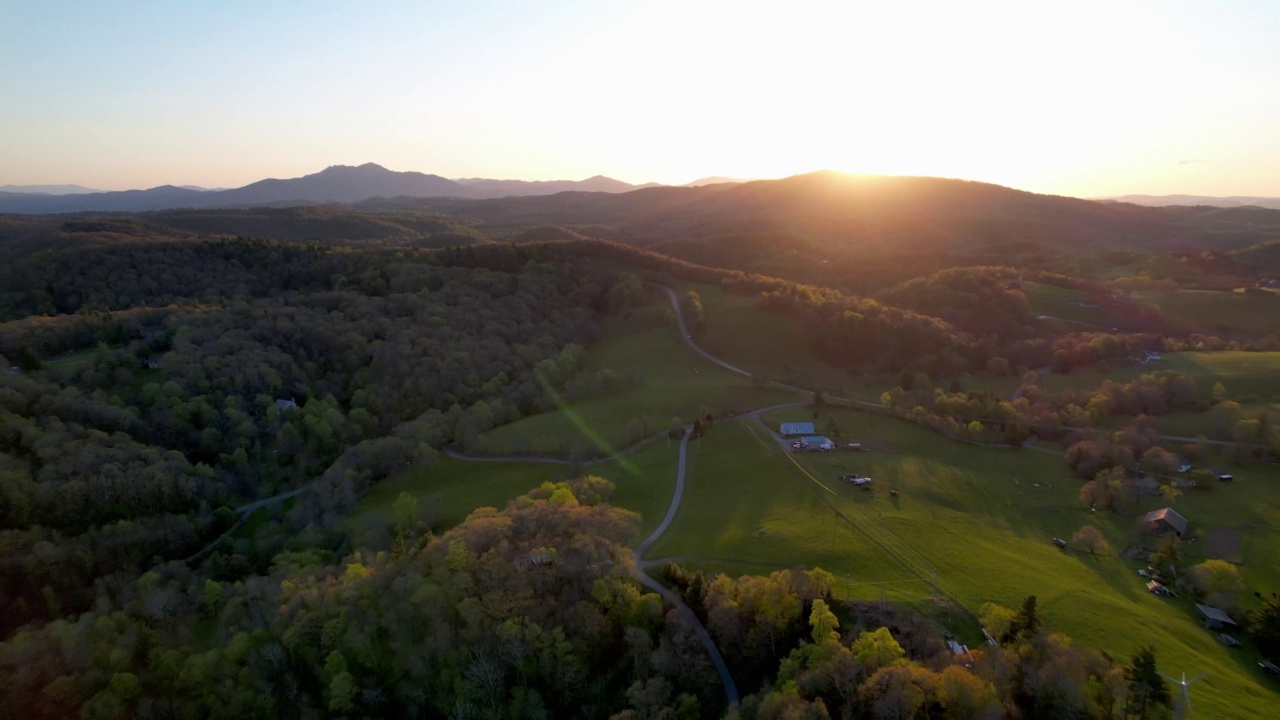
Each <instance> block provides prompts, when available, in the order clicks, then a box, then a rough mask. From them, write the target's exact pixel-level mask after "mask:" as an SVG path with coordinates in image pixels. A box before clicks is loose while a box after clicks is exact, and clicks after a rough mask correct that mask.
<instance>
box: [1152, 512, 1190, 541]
mask: <svg viewBox="0 0 1280 720" xmlns="http://www.w3.org/2000/svg"><path fill="white" fill-rule="evenodd" d="M1142 527H1143V530H1144V531H1145V532H1147V533H1150V534H1152V535H1164V534H1166V533H1173V534H1175V535H1177V536H1178V537H1182V534H1183V533H1185V532H1186V531H1187V519H1186V518H1184V517H1182V516H1181V515H1179V514H1178V511H1177V510H1174V509H1173V508H1167V507H1166V508H1160V509H1159V510H1152V511H1151V512H1149V513H1147V514H1146V515H1143V516H1142Z"/></svg>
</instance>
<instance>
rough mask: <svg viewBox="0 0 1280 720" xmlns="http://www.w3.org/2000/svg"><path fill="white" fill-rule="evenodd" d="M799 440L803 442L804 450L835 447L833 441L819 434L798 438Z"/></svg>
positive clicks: (832, 448) (831, 448)
mask: <svg viewBox="0 0 1280 720" xmlns="http://www.w3.org/2000/svg"><path fill="white" fill-rule="evenodd" d="M800 442H802V443H804V449H805V450H834V449H835V447H836V444H835V443H833V442H831V441H830V440H828V439H827V438H824V437H822V436H821V435H810V436H809V437H804V438H800Z"/></svg>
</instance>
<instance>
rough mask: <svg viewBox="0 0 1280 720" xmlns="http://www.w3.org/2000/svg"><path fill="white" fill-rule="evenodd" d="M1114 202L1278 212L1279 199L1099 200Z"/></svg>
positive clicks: (1169, 197)
mask: <svg viewBox="0 0 1280 720" xmlns="http://www.w3.org/2000/svg"><path fill="white" fill-rule="evenodd" d="M1099 199H1101V200H1114V201H1115V202H1126V203H1133V204H1134V205H1146V206H1148V207H1168V206H1170V205H1189V206H1195V205H1207V206H1210V207H1261V208H1268V209H1270V210H1280V197H1248V196H1244V195H1235V196H1230V197H1214V196H1212V195H1117V196H1115V197H1107V198H1099Z"/></svg>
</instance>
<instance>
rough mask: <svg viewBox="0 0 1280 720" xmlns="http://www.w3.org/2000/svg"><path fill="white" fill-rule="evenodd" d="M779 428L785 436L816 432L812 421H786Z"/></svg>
mask: <svg viewBox="0 0 1280 720" xmlns="http://www.w3.org/2000/svg"><path fill="white" fill-rule="evenodd" d="M779 430H780V431H781V432H782V436H783V437H797V436H804V435H812V434H813V433H814V430H813V423H811V422H786V423H782V425H781V427H780V428H779Z"/></svg>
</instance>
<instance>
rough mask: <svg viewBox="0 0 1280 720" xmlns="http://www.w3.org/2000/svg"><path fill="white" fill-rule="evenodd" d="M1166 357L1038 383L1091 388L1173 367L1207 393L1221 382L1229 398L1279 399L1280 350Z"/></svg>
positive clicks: (1044, 378) (1048, 376) (1053, 376)
mask: <svg viewBox="0 0 1280 720" xmlns="http://www.w3.org/2000/svg"><path fill="white" fill-rule="evenodd" d="M1163 357H1164V360H1163V361H1162V362H1159V363H1155V364H1151V365H1138V364H1136V363H1125V364H1123V365H1119V364H1117V365H1113V366H1112V367H1111V368H1109V369H1107V370H1106V372H1098V371H1097V370H1095V369H1090V370H1083V371H1078V372H1072V373H1066V374H1057V373H1053V374H1049V373H1046V374H1044V375H1041V376H1040V379H1039V380H1038V381H1037V384H1039V385H1040V386H1041V387H1043V388H1046V389H1049V390H1066V389H1074V390H1092V389H1095V388H1097V387H1098V386H1100V385H1101V384H1102V381H1103V380H1111V381H1113V382H1117V383H1124V382H1128V381H1130V380H1132V379H1134V378H1136V377H1138V376H1139V375H1144V374H1147V373H1153V372H1156V371H1158V370H1172V371H1175V372H1180V373H1186V374H1188V375H1190V376H1192V377H1194V378H1195V380H1196V385H1197V387H1198V388H1199V389H1201V390H1204V391H1205V392H1206V394H1207V393H1208V392H1209V391H1210V390H1212V388H1213V386H1214V384H1215V383H1219V382H1220V383H1222V385H1223V387H1224V388H1225V389H1226V391H1227V393H1226V398H1227V399H1228V400H1236V401H1243V402H1246V403H1248V402H1264V403H1266V402H1280V352H1245V351H1242V350H1241V351H1233V350H1224V351H1220V352H1179V353H1165V354H1164V356H1163Z"/></svg>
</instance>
